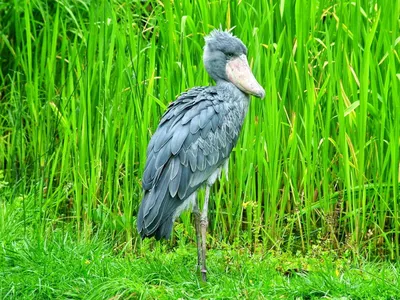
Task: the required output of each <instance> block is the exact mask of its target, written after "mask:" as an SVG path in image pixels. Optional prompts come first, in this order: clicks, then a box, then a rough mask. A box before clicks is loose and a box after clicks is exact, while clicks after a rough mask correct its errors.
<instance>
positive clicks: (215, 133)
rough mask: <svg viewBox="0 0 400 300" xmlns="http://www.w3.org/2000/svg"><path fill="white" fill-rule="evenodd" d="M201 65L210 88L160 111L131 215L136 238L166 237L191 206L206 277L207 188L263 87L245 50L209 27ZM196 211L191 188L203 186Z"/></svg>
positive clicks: (224, 163) (261, 95) (200, 262)
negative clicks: (139, 199) (135, 209)
mask: <svg viewBox="0 0 400 300" xmlns="http://www.w3.org/2000/svg"><path fill="white" fill-rule="evenodd" d="M205 42H206V44H205V47H204V56H203V61H204V66H205V68H206V70H207V72H208V74H209V75H210V76H211V77H212V78H213V79H214V80H215V82H216V83H217V84H216V86H207V87H195V88H192V89H191V90H189V91H188V92H184V93H182V94H181V95H180V96H179V97H178V98H177V99H176V100H175V101H174V102H172V103H171V104H170V105H169V107H168V109H167V111H166V112H165V113H164V115H163V117H162V119H161V121H160V124H159V125H158V128H157V130H156V132H155V133H154V135H153V136H152V138H151V140H150V143H149V146H148V148H147V161H146V167H145V171H144V174H143V179H142V186H143V190H144V196H143V200H142V203H141V206H140V208H139V214H138V217H137V228H138V231H139V233H140V235H141V236H142V238H146V237H152V236H154V237H155V238H156V239H157V240H159V239H161V238H165V239H169V237H170V235H171V232H172V226H173V223H174V221H175V219H176V218H177V217H178V216H179V215H180V214H181V212H182V211H184V210H186V209H189V208H192V209H193V213H194V219H195V228H196V237H197V254H198V268H199V269H200V272H201V277H202V280H204V281H206V278H207V276H206V272H207V270H206V258H205V255H206V231H207V226H208V219H207V211H208V201H209V195H210V186H211V185H212V184H213V183H214V182H215V181H216V179H217V178H219V177H220V176H221V172H222V170H225V171H226V174H227V170H228V160H229V154H230V153H231V151H232V148H233V147H234V146H235V145H236V142H237V140H238V137H239V133H240V130H241V128H242V125H243V121H244V118H245V116H246V113H247V109H248V106H249V95H254V96H256V97H258V98H264V96H265V91H264V89H263V88H262V87H261V86H260V85H259V83H258V82H257V80H256V79H255V78H254V75H253V74H252V72H251V70H250V67H249V64H248V62H247V57H246V55H247V48H246V46H245V45H244V44H243V42H242V41H241V40H240V39H238V38H237V37H235V36H233V35H232V34H231V33H230V32H227V31H221V30H214V31H212V32H211V33H210V35H208V36H207V37H206V38H205ZM204 185H205V188H206V191H205V199H204V206H203V210H202V212H201V213H200V210H199V208H198V204H197V198H196V195H197V191H198V189H199V188H200V187H202V186H204Z"/></svg>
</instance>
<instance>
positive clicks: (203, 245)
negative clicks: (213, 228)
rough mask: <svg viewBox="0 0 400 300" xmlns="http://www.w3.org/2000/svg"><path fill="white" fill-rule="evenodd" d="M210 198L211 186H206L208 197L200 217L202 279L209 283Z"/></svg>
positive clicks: (205, 199) (206, 196) (205, 198)
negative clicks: (208, 215) (208, 233)
mask: <svg viewBox="0 0 400 300" xmlns="http://www.w3.org/2000/svg"><path fill="white" fill-rule="evenodd" d="M209 198H210V186H208V185H207V186H206V195H205V197H204V206H203V211H202V212H201V217H200V231H201V269H200V270H201V279H202V280H203V281H207V267H206V250H207V249H206V246H207V244H206V243H207V238H206V237H207V226H208V217H207V213H208V200H209Z"/></svg>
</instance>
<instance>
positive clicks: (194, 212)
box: [193, 200, 202, 272]
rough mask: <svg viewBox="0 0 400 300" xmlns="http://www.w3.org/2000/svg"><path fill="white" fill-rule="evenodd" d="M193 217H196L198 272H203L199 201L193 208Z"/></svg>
mask: <svg viewBox="0 0 400 300" xmlns="http://www.w3.org/2000/svg"><path fill="white" fill-rule="evenodd" d="M193 216H194V228H195V229H196V241H197V270H198V272H199V271H200V270H201V265H202V264H201V257H202V256H201V233H200V210H199V205H198V204H197V200H196V201H195V202H194V206H193Z"/></svg>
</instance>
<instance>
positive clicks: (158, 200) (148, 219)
mask: <svg viewBox="0 0 400 300" xmlns="http://www.w3.org/2000/svg"><path fill="white" fill-rule="evenodd" d="M166 186H168V185H166ZM180 203H181V201H179V200H178V199H174V198H173V197H171V195H170V193H169V191H168V189H167V190H165V188H160V189H157V188H153V189H152V190H150V191H145V194H144V197H143V200H142V203H141V205H140V208H139V214H138V217H137V229H138V231H139V233H140V235H141V237H142V238H143V239H144V238H146V237H152V236H154V237H155V238H156V239H157V240H160V239H162V238H165V239H169V238H170V236H171V232H172V225H173V223H174V213H175V212H176V210H177V208H178V207H179V204H180Z"/></svg>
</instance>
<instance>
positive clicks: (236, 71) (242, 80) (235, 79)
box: [226, 54, 265, 98]
mask: <svg viewBox="0 0 400 300" xmlns="http://www.w3.org/2000/svg"><path fill="white" fill-rule="evenodd" d="M226 75H227V76H228V79H229V80H230V81H231V82H232V83H233V84H234V85H236V86H237V87H238V88H239V89H241V90H242V91H243V92H245V93H246V94H251V95H254V96H256V97H258V98H264V96H265V91H264V89H263V88H262V87H261V85H260V84H259V83H258V82H257V80H256V79H255V78H254V75H253V73H252V72H251V70H250V67H249V63H248V62H247V58H246V55H244V54H242V55H240V56H239V57H235V58H234V59H232V60H230V61H229V62H228V63H227V64H226Z"/></svg>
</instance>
